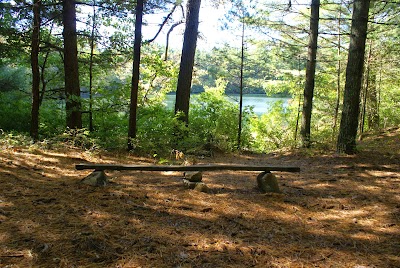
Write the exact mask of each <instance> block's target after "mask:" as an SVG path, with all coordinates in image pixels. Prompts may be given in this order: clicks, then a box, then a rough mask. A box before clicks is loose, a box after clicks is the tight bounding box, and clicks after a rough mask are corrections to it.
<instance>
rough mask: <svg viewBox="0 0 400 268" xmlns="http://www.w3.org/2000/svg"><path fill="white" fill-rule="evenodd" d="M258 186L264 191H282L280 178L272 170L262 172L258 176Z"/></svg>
mask: <svg viewBox="0 0 400 268" xmlns="http://www.w3.org/2000/svg"><path fill="white" fill-rule="evenodd" d="M257 185H258V188H259V189H260V190H261V191H262V192H263V193H281V190H280V189H279V185H278V180H277V179H276V177H275V175H274V174H272V173H270V172H262V173H260V174H259V175H258V176H257Z"/></svg>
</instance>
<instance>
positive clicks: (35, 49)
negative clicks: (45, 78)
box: [30, 0, 40, 141]
mask: <svg viewBox="0 0 400 268" xmlns="http://www.w3.org/2000/svg"><path fill="white" fill-rule="evenodd" d="M39 45H40V0H34V2H33V31H32V43H31V49H32V50H31V67H32V112H31V129H30V134H31V137H32V138H33V140H34V141H37V140H38V139H39V106H40V104H39V91H40V71H39Z"/></svg>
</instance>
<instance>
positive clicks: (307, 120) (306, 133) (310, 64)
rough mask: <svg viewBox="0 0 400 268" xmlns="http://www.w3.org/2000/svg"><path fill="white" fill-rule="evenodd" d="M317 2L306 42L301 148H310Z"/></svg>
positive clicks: (312, 13) (315, 56)
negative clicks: (306, 55)
mask: <svg viewBox="0 0 400 268" xmlns="http://www.w3.org/2000/svg"><path fill="white" fill-rule="evenodd" d="M319 6H320V1H319V0H312V2H311V18H310V35H309V41H308V59H307V67H306V83H305V87H304V102H303V112H302V120H301V122H302V123H301V129H300V135H301V139H302V146H303V147H306V148H308V147H310V135H311V113H312V102H313V97H314V85H315V67H316V62H317V60H316V58H317V45H318V42H317V41H318V24H319Z"/></svg>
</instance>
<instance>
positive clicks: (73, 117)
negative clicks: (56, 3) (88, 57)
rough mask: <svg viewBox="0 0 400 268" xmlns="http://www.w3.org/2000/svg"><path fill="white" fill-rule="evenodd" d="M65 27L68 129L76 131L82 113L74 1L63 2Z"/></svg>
mask: <svg viewBox="0 0 400 268" xmlns="http://www.w3.org/2000/svg"><path fill="white" fill-rule="evenodd" d="M63 25H64V31H63V37H64V72H65V97H66V103H65V108H66V114H67V127H68V128H70V129H76V128H82V113H81V100H80V93H81V92H80V86H79V70H78V45H77V35H76V9H75V1H74V0H64V1H63Z"/></svg>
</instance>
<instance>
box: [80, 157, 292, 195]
mask: <svg viewBox="0 0 400 268" xmlns="http://www.w3.org/2000/svg"><path fill="white" fill-rule="evenodd" d="M75 168H76V169H77V170H85V169H92V170H94V172H93V173H92V174H91V175H89V176H88V177H90V176H93V177H94V178H95V179H96V180H99V179H100V180H102V179H104V178H105V174H104V171H105V170H118V171H121V170H132V171H182V172H203V171H221V170H231V171H261V173H260V174H259V175H258V176H257V185H258V187H259V188H260V190H261V191H263V192H280V190H279V186H278V183H277V179H276V177H275V176H274V175H273V174H272V173H271V172H274V171H278V172H300V167H295V166H268V165H233V164H231V165H227V164H224V165H222V164H207V165H191V166H178V165H116V164H90V163H88V164H77V165H76V166H75ZM88 177H87V178H88ZM198 177H199V176H197V178H196V179H195V180H193V181H192V180H190V179H189V180H187V182H188V183H192V184H191V186H190V187H191V188H192V187H197V186H199V185H200V184H201V183H202V182H201V175H200V179H198ZM102 183H103V182H100V183H99V184H102ZM200 188H202V187H200Z"/></svg>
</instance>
